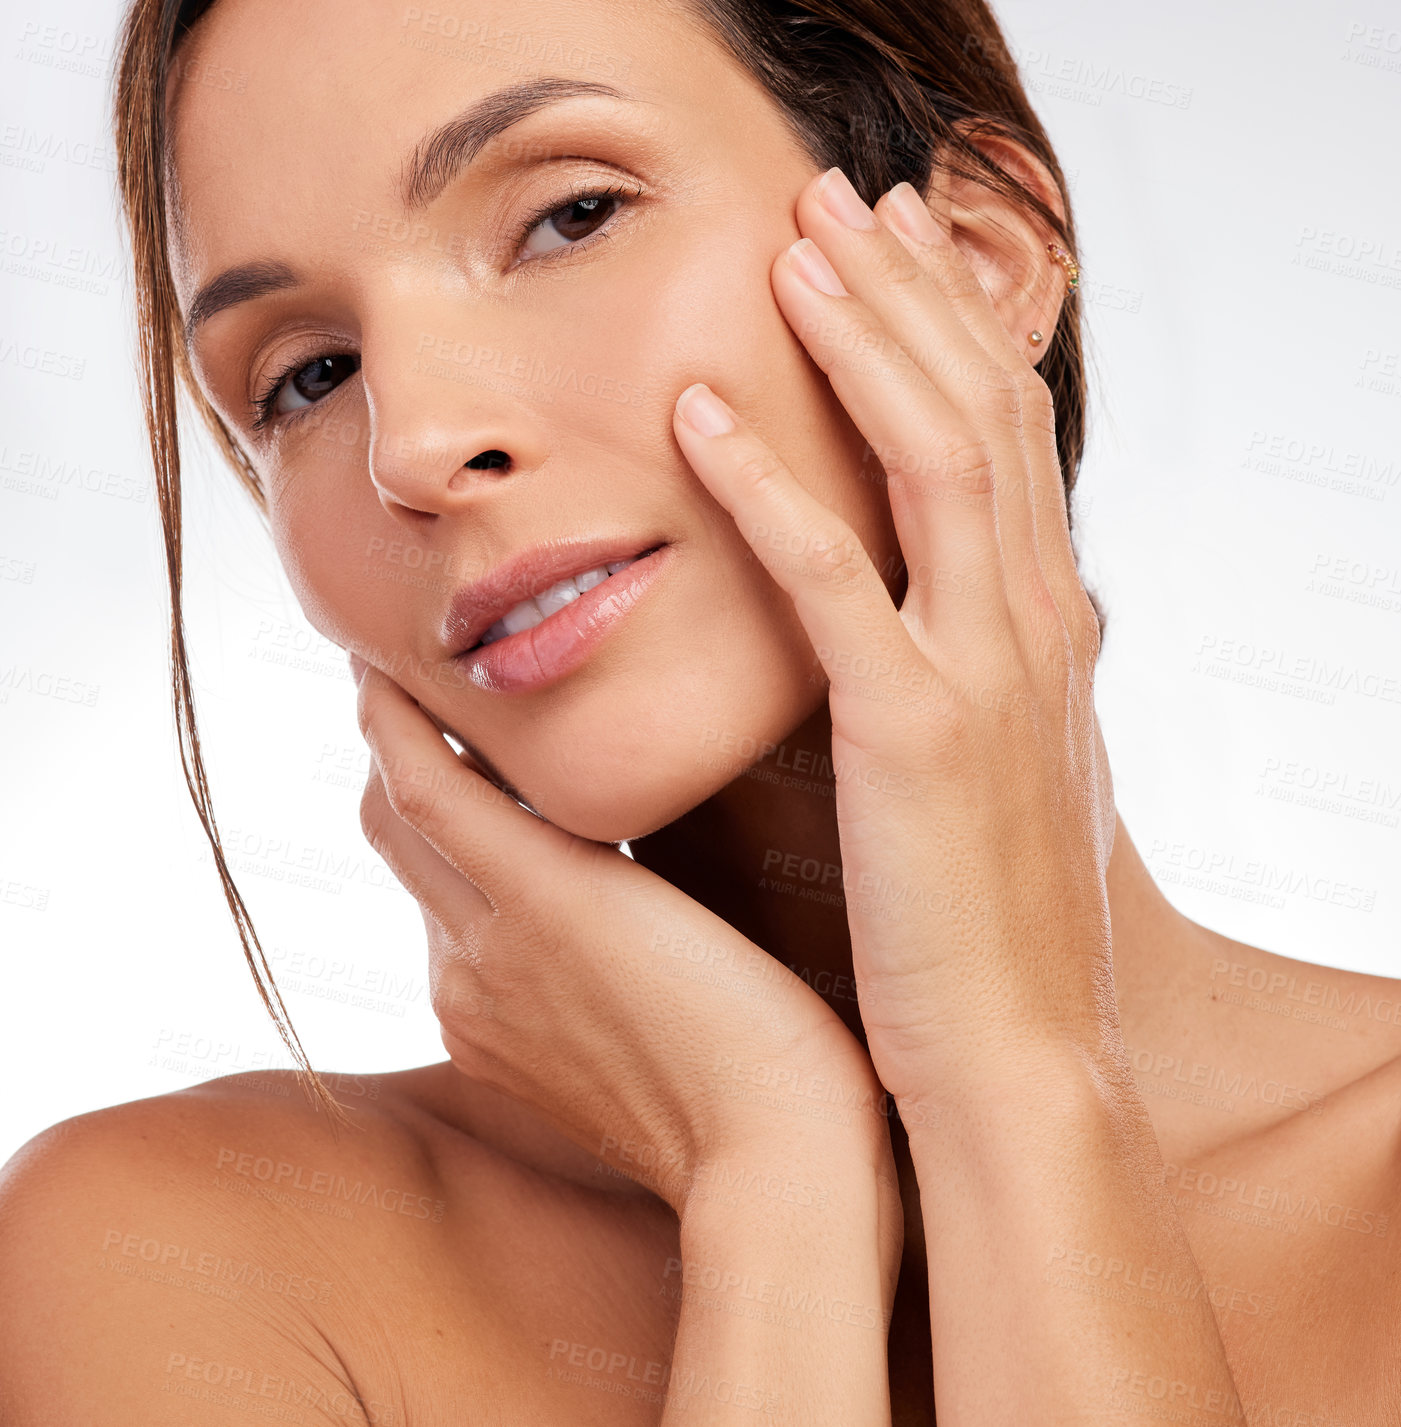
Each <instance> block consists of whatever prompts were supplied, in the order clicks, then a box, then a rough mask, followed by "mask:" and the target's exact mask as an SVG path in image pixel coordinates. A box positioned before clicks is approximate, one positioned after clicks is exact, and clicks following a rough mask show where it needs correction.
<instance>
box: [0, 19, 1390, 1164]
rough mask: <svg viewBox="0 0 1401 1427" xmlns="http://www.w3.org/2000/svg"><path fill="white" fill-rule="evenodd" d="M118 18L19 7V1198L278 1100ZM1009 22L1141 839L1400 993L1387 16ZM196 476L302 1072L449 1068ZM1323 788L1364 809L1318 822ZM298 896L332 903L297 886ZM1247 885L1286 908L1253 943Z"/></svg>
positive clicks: (242, 786) (2, 206)
mask: <svg viewBox="0 0 1401 1427" xmlns="http://www.w3.org/2000/svg"><path fill="white" fill-rule="evenodd" d="M1055 10H1059V11H1063V12H1065V13H1066V14H1067V15H1069V16H1070V18H1067V19H1064V20H1059V19H1052V18H1050V16H1051V14H1052V12H1053V11H1055ZM118 11H119V7H118V6H117V5H116V4H114V3H111V0H102V3H98V0H90V3H86V4H84V3H81V2H80V0H62V3H55V4H52V5H50V4H46V5H44V6H43V7H40V6H38V5H37V3H34V0H30V3H29V5H28V6H27V7H26V8H24V9H18V10H17V9H16V8H15V7H13V6H7V7H6V10H5V15H4V19H3V21H0V25H3V28H2V29H0V38H3V41H4V49H3V56H0V93H3V94H4V95H5V96H6V98H5V99H4V101H3V112H0V195H3V196H2V197H0V234H3V236H0V298H2V299H3V301H2V303H0V608H3V642H0V758H3V765H2V766H3V773H2V774H0V776H2V777H3V789H4V795H5V801H4V808H5V814H6V815H5V817H4V819H3V824H2V825H0V969H2V970H3V980H0V1084H3V1085H4V1087H5V1094H4V1096H3V1098H2V1099H0V1160H3V1159H4V1158H5V1157H6V1156H7V1155H8V1154H9V1153H11V1152H12V1151H13V1150H14V1149H15V1148H16V1147H18V1145H19V1144H21V1143H22V1142H23V1141H24V1140H25V1139H27V1138H28V1137H29V1136H31V1135H32V1134H34V1133H36V1132H37V1131H38V1130H40V1129H42V1128H43V1127H45V1126H47V1125H50V1124H52V1123H54V1122H56V1121H58V1120H61V1119H64V1118H66V1117H68V1116H71V1115H74V1114H77V1113H80V1112H82V1111H85V1110H89V1109H93V1108H96V1107H99V1106H102V1105H107V1104H112V1103H117V1102H121V1101H126V1100H131V1099H136V1098H139V1097H143V1096H148V1095H154V1094H160V1093H163V1092H166V1091H170V1090H173V1089H177V1088H180V1087H182V1086H185V1085H189V1084H192V1083H194V1082H196V1081H197V1080H201V1079H204V1078H207V1077H210V1076H215V1075H222V1074H227V1073H229V1072H231V1071H235V1070H241V1069H250V1068H254V1067H257V1066H261V1065H270V1064H286V1063H289V1062H288V1060H287V1057H286V1055H285V1052H284V1051H283V1050H282V1048H281V1046H280V1043H279V1042H278V1040H277V1038H276V1036H275V1034H274V1032H273V1030H272V1028H271V1025H270V1023H269V1022H268V1020H267V1018H266V1015H265V1013H264V1011H263V1009H262V1007H261V1004H260V1003H259V1001H258V999H257V997H256V994H255V992H254V989H253V986H252V984H251V980H250V977H249V975H248V972H247V970H246V968H245V966H244V963H243V959H242V955H241V952H240V950H239V947H238V943H237V939H236V936H235V934H234V931H233V928H232V923H231V921H230V918H229V916H228V914H227V911H226V908H225V905H224V902H223V898H222V895H221V893H220V890H219V886H218V881H217V879H216V877H215V875H214V871H213V866H212V863H211V862H210V861H209V860H208V857H207V854H206V853H205V852H204V841H203V836H202V834H201V833H200V831H199V828H198V824H197V822H196V820H195V817H194V814H193V812H192V811H191V809H190V808H189V806H188V801H187V797H186V793H185V789H184V786H183V783H182V780H181V777H180V772H179V765H178V761H177V758H176V754H175V745H174V740H173V734H172V731H171V730H172V721H171V713H170V708H169V699H168V692H167V672H166V670H167V666H166V657H167V655H166V603H165V598H166V597H165V589H164V576H163V574H162V567H161V554H160V544H159V530H158V523H157V519H156V512H155V507H154V503H153V500H152V498H151V489H150V482H149V472H148V458H147V454H146V447H145V439H144V436H143V433H142V430H141V424H140V410H139V404H138V399H137V391H136V383H135V379H134V357H133V352H134V346H133V341H134V338H133V329H132V326H131V310H130V298H129V291H128V284H127V279H126V275H125V270H124V258H123V248H122V242H121V238H120V236H119V229H118V224H117V216H116V207H115V196H114V178H113V174H112V172H111V170H112V146H111V141H110V138H109V137H108V134H107V128H106V109H105V106H106V102H107V92H108V80H107V72H108V69H109V67H110V61H111V51H112V36H113V33H114V31H115V27H116V23H117V19H118ZM999 13H1000V15H1001V17H1002V19H1003V22H1004V26H1005V29H1006V32H1007V35H1008V38H1009V41H1010V43H1011V46H1012V49H1013V52H1014V53H1015V54H1016V55H1017V56H1018V59H1019V61H1020V62H1021V64H1022V66H1023V71H1024V73H1025V75H1026V77H1027V81H1028V84H1029V86H1030V89H1031V91H1032V95H1033V99H1034V102H1035V103H1036V105H1037V107H1038V109H1039V111H1040V113H1041V114H1042V116H1043V118H1044V120H1045V122H1046V124H1047V127H1048V129H1049V131H1050V134H1051V138H1052V141H1053V143H1054V144H1055V145H1056V147H1057V151H1058V153H1059V154H1060V156H1061V160H1062V163H1063V164H1064V166H1065V168H1066V170H1067V173H1068V174H1069V175H1070V178H1071V185H1072V194H1073V198H1074V200H1075V203H1076V206H1077V212H1078V218H1079V223H1080V234H1081V256H1082V261H1083V265H1084V291H1085V295H1086V298H1087V302H1086V308H1085V310H1086V314H1087V318H1088V328H1089V338H1090V342H1091V344H1092V350H1091V357H1092V383H1093V398H1092V409H1091V431H1092V437H1091V445H1090V452H1089V455H1088V458H1087V461H1086V464H1085V467H1084V471H1083V474H1082V477H1081V483H1080V488H1079V491H1078V512H1077V521H1078V526H1079V539H1080V548H1081V553H1082V568H1083V572H1084V574H1085V577H1086V580H1087V582H1088V583H1089V584H1090V585H1091V586H1092V587H1094V588H1095V589H1097V591H1098V593H1099V594H1100V596H1101V597H1102V599H1103V600H1104V602H1105V604H1106V605H1107V608H1108V612H1109V619H1110V624H1109V631H1108V635H1107V640H1106V644H1105V648H1104V653H1103V655H1102V660H1101V665H1100V669H1099V674H1098V679H1097V688H1098V704H1099V709H1100V716H1101V720H1102V724H1103V727H1104V732H1105V738H1106V741H1107V744H1108V747H1109V753H1110V758H1111V762H1112V765H1113V770H1114V778H1115V787H1116V792H1117V797H1118V803H1119V807H1120V810H1121V811H1122V813H1123V816H1124V819H1125V823H1126V825H1127V827H1128V828H1129V830H1130V832H1131V834H1132V836H1133V837H1134V839H1135V841H1136V843H1137V844H1138V846H1139V849H1140V851H1141V852H1142V853H1143V855H1144V856H1145V857H1146V858H1147V859H1148V861H1149V865H1150V867H1151V868H1152V869H1153V871H1154V873H1155V875H1157V876H1158V877H1159V879H1160V881H1161V882H1162V885H1163V887H1164V890H1165V891H1166V893H1167V895H1168V896H1169V897H1170V898H1171V899H1172V900H1173V902H1174V903H1175V904H1176V905H1177V906H1179V907H1180V908H1182V910H1183V911H1185V912H1186V913H1187V914H1188V915H1189V916H1191V917H1193V918H1194V919H1196V920H1197V921H1199V922H1202V923H1203V924H1205V925H1206V926H1209V927H1212V928H1214V929H1216V930H1219V931H1221V932H1224V933H1226V934H1228V935H1230V936H1232V937H1236V938H1239V939H1241V940H1243V941H1246V942H1249V943H1251V944H1254V945H1257V946H1262V947H1265V948H1268V949H1270V950H1272V951H1276V952H1280V953H1283V954H1285V955H1288V956H1293V957H1298V958H1301V959H1303V960H1306V961H1311V962H1317V963H1320V964H1323V965H1326V966H1336V967H1343V968H1349V969H1354V970H1364V971H1374V972H1380V973H1383V974H1387V975H1396V974H1398V973H1401V944H1399V943H1401V886H1398V880H1397V877H1396V870H1397V867H1398V854H1401V827H1398V823H1401V739H1398V737H1397V734H1398V730H1401V702H1397V700H1398V699H1401V538H1398V537H1401V479H1399V478H1398V477H1399V476H1401V297H1399V296H1398V293H1399V292H1401V198H1399V197H1398V188H1397V184H1396V181H1395V163H1396V151H1395V135H1396V133H1397V127H1398V119H1401V14H1398V12H1397V10H1396V9H1395V7H1394V6H1392V5H1388V4H1384V3H1382V0H1358V3H1357V4H1351V3H1349V4H1338V3H1327V4H1302V3H1298V0H1293V3H1288V4H1270V5H1266V4H1263V3H1255V4H1235V5H1226V6H1222V5H1221V4H1219V3H1218V0H1185V2H1184V3H1182V4H1179V5H1176V6H1172V7H1168V6H1147V5H1131V6H1130V5H1124V4H1123V3H1122V0H1076V3H1075V4H1073V5H1070V4H1065V5H1059V6H1049V5H1046V4H1045V3H1044V0H1007V2H1006V3H1004V4H1002V6H1001V7H1000V11H999ZM34 26H54V27H57V30H58V33H56V34H54V35H52V36H50V37H49V38H48V41H47V42H46V38H45V35H44V34H43V32H42V30H41V31H40V32H39V33H37V34H36V33H32V30H33V27H34ZM1164 101H1168V102H1164ZM1172 101H1179V102H1176V103H1174V102H1172ZM65 264H76V266H71V267H70V266H65ZM66 282H67V283H72V282H77V283H79V284H80V285H79V286H77V287H72V286H65V285H64V284H65V283H66ZM40 353H42V354H44V355H43V359H42V361H41V362H39V363H38V365H39V366H40V367H42V368H47V369H48V370H37V369H34V366H33V365H30V364H31V363H33V362H35V360H36V358H37V356H38V354H40ZM80 364H81V365H80ZM61 373H67V374H66V375H63V374H61ZM196 440H201V441H202V438H201V436H199V435H197V434H196V433H194V432H193V431H191V432H190V433H188V434H187V445H186V451H187V455H186V465H187V485H186V500H187V554H186V560H187V577H186V604H185V612H186V621H187V626H188V633H189V639H190V645H191V649H192V652H193V669H194V674H195V678H196V683H197V689H198V708H199V713H200V716H201V725H202V732H203V737H204V747H205V756H206V759H207V761H208V767H209V773H210V778H211V781H212V786H213V789H214V794H215V808H216V812H217V815H218V818H219V821H220V826H221V829H222V830H223V832H224V836H225V842H226V846H227V847H228V848H229V850H230V851H231V853H232V854H233V860H234V864H235V867H236V870H237V875H238V880H239V884H240V886H241V888H242V890H243V893H244V896H245V897H246V899H247V900H248V902H249V905H250V908H251V910H252V913H253V917H254V922H255V925H256V926H257V927H258V928H259V930H260V932H261V935H262V937H263V940H264V943H265V945H266V946H267V948H268V950H269V953H270V955H271V957H272V961H273V966H274V970H275V971H276V972H277V974H278V979H279V982H280V984H281V986H282V988H283V994H284V996H285V998H286V1000H287V1003H288V1006H289V1009H290V1011H291V1014H292V1018H293V1023H294V1025H295V1026H296V1027H297V1029H298V1031H299V1033H300V1035H301V1037H302V1040H303V1043H304V1045H305V1046H306V1047H307V1049H308V1051H309V1053H310V1055H311V1057H312V1059H313V1061H314V1063H315V1064H316V1065H317V1066H318V1067H320V1068H325V1069H331V1070H342V1071H363V1072H369V1071H377V1070H390V1069H396V1068H401V1067H404V1066H408V1065H415V1064H422V1063H426V1062H429V1061H433V1060H438V1059H441V1058H442V1051H441V1044H440V1042H439V1039H438V1034H437V1026H436V1022H435V1021H434V1020H433V1017H432V1015H431V1013H430V1011H429V1009H428V1005H427V1000H426V994H425V985H424V978H425V954H424V950H423V944H422V929H421V923H420V921H419V917H418V912H417V909H416V907H415V906H414V904H413V903H412V901H411V900H410V898H409V897H408V894H407V893H405V892H403V891H402V890H401V889H400V888H399V887H398V884H397V883H395V882H394V881H393V878H392V877H391V876H390V875H389V874H388V872H387V870H386V869H385V868H384V867H383V864H381V863H379V862H378V861H377V859H376V858H375V857H374V855H373V854H372V853H371V852H370V850H369V848H368V847H367V846H366V845H365V844H364V842H363V840H362V838H361V835H360V830H359V826H358V819H357V805H358V800H359V794H360V789H361V787H362V786H363V781H364V771H365V768H366V766H367V765H366V761H365V758H366V755H365V753H364V751H363V745H362V743H361V740H360V737H359V733H358V731H357V729H356V725H355V718H354V698H353V689H352V685H351V683H350V679H349V676H348V673H347V672H346V669H345V664H344V658H343V656H342V655H341V653H340V651H339V650H337V649H335V648H334V647H332V646H330V645H328V644H327V643H326V642H325V641H324V640H322V639H321V638H320V637H319V636H318V635H316V634H315V633H314V632H313V631H312V630H311V629H310V627H309V626H308V625H306V623H305V622H304V620H303V619H302V618H301V615H300V612H299V610H298V609H297V607H296V605H295V602H294V600H293V599H292V597H291V595H290V593H289V592H288V589H287V586H286V584H285V582H284V579H283V577H282V574H281V571H280V569H279V567H278V565H277V563H276V560H275V557H274V554H273V552H272V550H271V547H270V545H269V544H268V543H267V541H266V539H265V537H264V536H263V534H262V532H261V528H260V526H259V525H258V523H257V520H256V519H255V517H254V515H253V513H252V510H251V507H250V506H249V505H248V504H247V502H246V500H245V498H244V497H243V495H242V494H241V493H240V491H239V490H238V488H237V487H236V485H235V483H234V480H233V478H232V476H231V475H230V474H228V473H227V472H226V471H225V470H224V469H223V468H222V467H221V466H220V465H219V464H218V463H217V460H216V459H215V458H214V457H212V455H210V454H208V452H207V450H206V448H204V447H203V445H202V444H201V449H200V450H199V451H198V452H197V451H196V450H195V449H194V445H193V443H194V442H195V441H196ZM35 463H40V464H41V465H42V466H43V468H44V470H43V472H42V473H40V474H37V475H36V474H35V471H34V467H35ZM26 483H28V486H29V487H30V488H29V489H26V488H25V486H26ZM35 487H38V488H39V489H38V491H36V490H35V489H34V488H35ZM1335 565H1336V569H1337V570H1338V571H1339V572H1340V577H1334V578H1331V579H1329V578H1326V576H1327V575H1328V573H1329V572H1331V571H1333V570H1334V569H1335ZM1211 650H1215V651H1216V653H1217V656H1218V658H1219V659H1220V662H1217V663H1214V662H1213V660H1212V659H1211V658H1210V657H1207V654H1208V652H1209V651H1211ZM1223 655H1224V658H1222V657H1221V656H1223ZM1325 661H1326V666H1327V667H1326V668H1325V667H1324V666H1325ZM1284 665H1288V666H1290V667H1292V668H1294V669H1296V670H1297V669H1300V668H1302V669H1303V670H1304V677H1302V678H1294V679H1280V678H1278V677H1277V675H1278V673H1279V670H1280V668H1281V667H1282V666H1284ZM1338 671H1341V673H1342V675H1343V677H1344V679H1345V680H1351V684H1350V686H1347V687H1343V688H1341V689H1340V688H1338V687H1337V686H1336V685H1334V686H1332V687H1330V686H1329V685H1328V684H1327V682H1326V681H1327V678H1328V675H1329V673H1336V672H1338ZM1388 681H1390V687H1389V689H1388V688H1387V682H1388ZM1379 690H1380V691H1381V692H1379ZM1387 693H1389V695H1390V696H1389V697H1387V696H1386V694H1387ZM1325 783H1327V784H1328V785H1330V786H1331V787H1332V788H1333V789H1334V790H1335V792H1339V791H1341V796H1336V797H1335V798H1334V799H1333V801H1332V802H1330V803H1329V804H1328V805H1327V806H1324V807H1319V806H1312V805H1309V804H1308V803H1306V802H1302V801H1300V795H1301V794H1307V793H1308V792H1309V791H1310V789H1316V788H1317V787H1318V786H1321V785H1323V784H1325ZM1357 814H1362V815H1363V816H1357ZM1368 819H1371V820H1368ZM1207 863H1210V864H1212V865H1214V866H1215V867H1216V869H1217V873H1216V876H1215V878H1214V879H1213V883H1212V885H1210V886H1204V885H1199V884H1200V883H1201V882H1202V880H1203V879H1202V878H1200V877H1199V876H1197V875H1196V872H1195V869H1198V868H1200V867H1201V866H1202V865H1204V864H1207ZM306 867H310V868H312V869H313V870H314V872H315V875H316V876H318V877H320V878H321V879H322V880H323V882H324V885H323V886H320V887H310V888H308V887H305V886H297V885H293V884H290V883H289V881H288V876H289V873H292V872H295V871H296V870H297V869H299V868H306ZM1261 877H1264V878H1265V879H1266V880H1268V881H1270V882H1272V883H1276V884H1278V885H1282V886H1284V887H1286V888H1289V889H1292V890H1287V891H1284V892H1281V893H1277V894H1274V895H1273V897H1272V900H1273V902H1274V903H1277V904H1278V905H1272V904H1270V902H1262V901H1260V900H1258V899H1256V897H1257V895H1258V887H1259V883H1260V879H1261ZM1329 888H1337V889H1339V890H1338V893H1337V895H1338V896H1339V897H1340V898H1341V899H1342V900H1341V901H1340V902H1330V901H1329V899H1328V896H1327V891H1328V889H1329ZM1349 902H1351V903H1353V904H1354V905H1348V903H1349ZM1358 902H1363V903H1368V904H1370V910H1361V909H1359V908H1358V906H1357V905H1356V903H1358Z"/></svg>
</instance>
